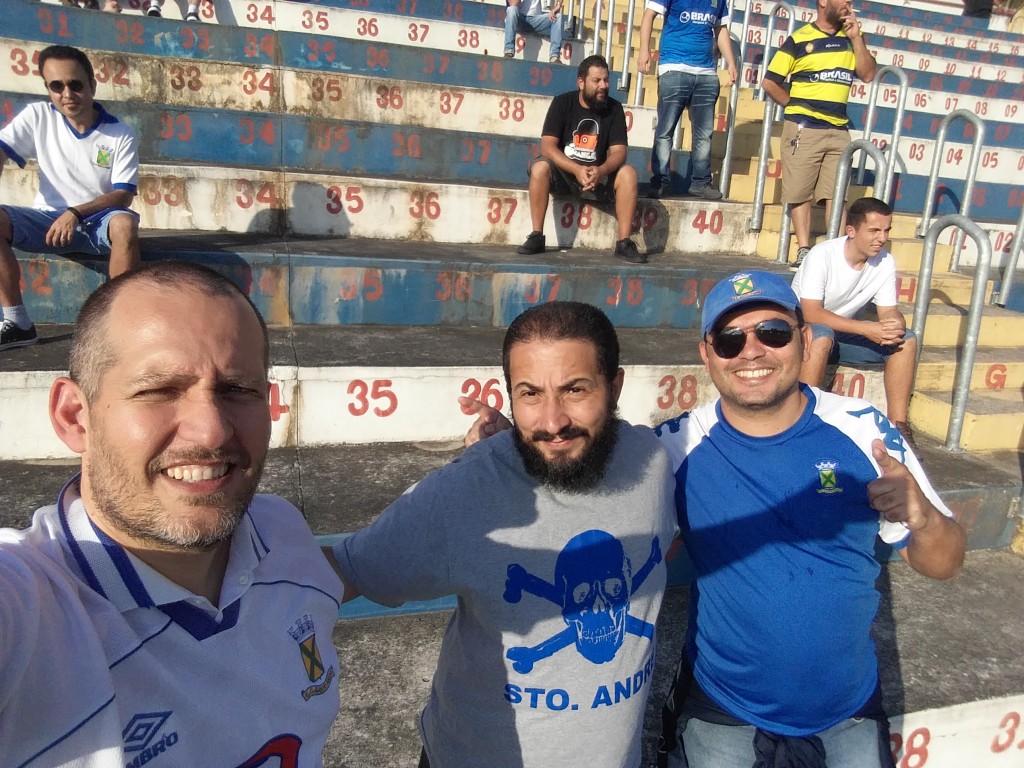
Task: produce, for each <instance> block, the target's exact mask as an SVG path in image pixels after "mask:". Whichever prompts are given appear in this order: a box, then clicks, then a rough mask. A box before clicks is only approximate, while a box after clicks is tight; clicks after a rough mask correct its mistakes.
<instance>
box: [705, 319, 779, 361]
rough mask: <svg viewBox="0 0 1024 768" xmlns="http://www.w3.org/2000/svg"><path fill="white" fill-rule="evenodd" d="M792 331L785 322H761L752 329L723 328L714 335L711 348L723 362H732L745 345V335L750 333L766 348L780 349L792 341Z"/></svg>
mask: <svg viewBox="0 0 1024 768" xmlns="http://www.w3.org/2000/svg"><path fill="white" fill-rule="evenodd" d="M794 330H796V329H795V328H793V326H791V325H790V324H789V323H787V322H786V321H785V320H763V321H762V322H760V323H758V324H757V325H755V326H754V327H753V328H724V329H722V330H721V331H718V333H716V334H715V338H714V339H713V340H712V341H711V348H712V349H714V350H715V354H716V355H718V356H719V357H720V358H722V359H723V360H732V359H733V358H734V357H736V356H737V355H738V354H739V353H740V352H742V351H743V347H745V346H746V345H747V334H748V333H749V332H750V331H753V332H754V336H756V337H757V340H758V341H759V342H761V343H762V344H764V345H765V346H766V347H771V348H772V349H782V348H783V347H784V346H786V345H787V344H789V342H791V341H792V340H793V332H794Z"/></svg>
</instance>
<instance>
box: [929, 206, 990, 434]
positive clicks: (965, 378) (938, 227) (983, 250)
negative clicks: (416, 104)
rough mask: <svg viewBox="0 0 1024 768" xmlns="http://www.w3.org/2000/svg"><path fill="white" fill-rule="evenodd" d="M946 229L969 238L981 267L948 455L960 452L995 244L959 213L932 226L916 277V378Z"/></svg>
mask: <svg viewBox="0 0 1024 768" xmlns="http://www.w3.org/2000/svg"><path fill="white" fill-rule="evenodd" d="M946 227H958V228H959V230H960V232H961V233H962V234H964V235H969V236H970V237H971V239H972V240H974V244H975V245H976V246H977V247H978V266H977V268H976V269H975V272H974V284H973V287H972V288H971V304H970V308H969V309H968V310H967V333H966V335H965V337H964V343H963V351H962V353H961V355H960V359H959V360H958V361H957V365H956V381H955V383H954V385H953V405H952V408H951V409H950V414H949V426H948V427H947V429H946V442H945V444H944V446H943V447H944V448H945V449H946V450H947V451H960V450H962V449H961V448H960V434H961V433H962V432H963V427H964V414H965V413H966V411H967V399H968V397H969V396H970V392H971V374H972V373H973V371H974V356H975V353H976V352H977V351H978V336H979V334H980V331H981V311H982V309H983V308H984V306H985V290H986V287H987V285H988V273H989V269H990V267H991V265H992V242H991V241H990V240H989V238H988V235H987V234H985V231H984V230H983V229H982V228H981V227H979V226H978V225H977V224H975V223H974V222H973V221H971V220H970V219H969V218H967V217H966V216H964V215H963V214H960V213H950V214H947V215H945V216H943V217H941V218H939V219H936V220H935V221H933V222H931V223H930V225H929V227H928V231H927V234H926V235H925V238H924V252H923V253H922V254H921V271H920V272H919V273H918V277H917V300H916V301H915V303H914V321H913V326H912V327H913V329H914V333H915V334H916V335H917V359H916V360H915V362H914V375H915V378H916V376H917V367H918V365H919V364H920V362H921V348H922V346H923V344H924V326H925V321H926V320H927V319H928V302H929V300H930V299H931V283H932V271H933V268H934V266H935V246H936V243H937V242H938V240H939V235H940V234H941V233H942V231H943V230H944V229H946Z"/></svg>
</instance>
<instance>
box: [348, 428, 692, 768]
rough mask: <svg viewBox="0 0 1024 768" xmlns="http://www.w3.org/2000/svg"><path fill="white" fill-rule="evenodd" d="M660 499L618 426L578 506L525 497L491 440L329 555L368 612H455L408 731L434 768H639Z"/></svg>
mask: <svg viewBox="0 0 1024 768" xmlns="http://www.w3.org/2000/svg"><path fill="white" fill-rule="evenodd" d="M674 490H675V483H674V480H673V477H672V473H671V471H670V468H669V460H668V456H667V454H666V453H665V451H664V449H663V448H662V447H661V446H660V445H659V443H658V440H657V438H655V437H654V435H653V433H652V432H651V431H650V430H649V429H647V428H646V427H634V426H630V425H629V424H626V423H625V422H620V423H619V436H618V442H617V444H616V447H615V450H614V453H613V454H612V458H611V460H610V461H609V465H608V468H607V471H606V473H605V476H604V478H603V480H602V482H601V484H600V486H599V487H598V488H596V489H594V490H592V491H590V492H588V493H583V494H569V493H564V492H560V491H554V490H552V489H551V488H548V487H547V486H541V485H539V484H538V482H537V481H536V480H535V479H534V478H532V477H531V476H529V475H528V474H527V473H526V471H525V469H524V467H523V462H522V460H521V459H520V457H519V454H518V452H517V451H516V448H515V445H514V444H513V442H512V436H511V433H510V432H504V433H502V434H500V435H497V436H495V437H492V438H490V439H488V440H485V441H483V442H482V443H478V444H477V445H474V446H473V447H472V448H470V449H468V450H467V451H466V452H465V453H464V454H463V456H462V457H461V458H460V459H458V460H457V461H454V462H452V463H451V464H449V465H448V466H446V467H444V468H442V469H440V470H438V471H437V472H434V473H433V474H431V475H429V476H428V477H427V478H425V479H424V480H423V481H422V482H420V483H418V484H416V485H414V486H413V487H412V488H410V489H409V490H408V491H407V492H406V493H405V495H403V496H402V497H401V498H400V499H398V500H397V501H396V502H395V503H394V504H392V505H391V506H390V507H389V508H388V509H387V510H385V512H384V513H383V514H382V515H381V516H380V518H379V519H378V520H377V521H376V522H374V523H373V524H372V525H371V526H369V527H367V528H365V529H363V530H362V531H359V532H357V533H355V534H353V535H352V536H350V537H349V538H348V539H346V540H345V541H344V542H343V543H341V544H339V545H338V546H336V547H335V555H336V557H337V559H338V562H339V564H340V566H341V568H342V570H343V571H344V573H345V575H346V577H347V578H348V579H350V580H351V581H352V582H353V583H354V584H355V585H356V586H358V588H359V589H360V590H361V591H362V592H363V594H364V595H366V596H367V597H369V598H370V599H372V600H375V601H377V602H380V603H384V604H391V605H397V604H399V603H402V602H405V601H407V600H426V599H431V598H437V597H440V596H442V595H447V594H453V593H454V594H455V595H457V596H458V606H457V608H456V610H455V614H454V615H453V617H452V620H451V622H450V623H449V624H448V628H447V630H446V632H445V636H444V641H443V643H442V645H441V654H440V658H439V660H438V664H437V671H436V672H435V674H434V681H433V685H432V688H431V695H430V700H429V702H428V703H427V706H426V708H425V709H424V710H423V714H422V717H421V720H420V728H421V733H422V736H423V742H424V746H425V748H426V751H427V755H428V757H429V759H430V763H431V766H432V768H465V767H466V766H474V767H476V766H488V768H502V766H509V768H511V767H512V766H515V768H551V766H556V765H557V766H559V767H560V768H572V767H574V766H578V768H596V766H601V767H602V768H615V767H616V766H622V767H623V768H627V767H628V768H635V766H637V765H638V764H639V762H640V757H641V752H640V736H641V733H642V728H643V718H644V708H645V705H646V701H647V694H648V691H649V690H650V686H651V673H652V672H653V669H654V623H655V620H656V619H657V616H658V610H659V609H660V607H661V599H662V596H663V595H664V591H665V577H666V570H665V560H664V553H665V551H666V550H667V549H668V546H669V544H670V542H671V540H672V538H673V536H674V535H675V532H676V519H675V503H674V495H673V494H674Z"/></svg>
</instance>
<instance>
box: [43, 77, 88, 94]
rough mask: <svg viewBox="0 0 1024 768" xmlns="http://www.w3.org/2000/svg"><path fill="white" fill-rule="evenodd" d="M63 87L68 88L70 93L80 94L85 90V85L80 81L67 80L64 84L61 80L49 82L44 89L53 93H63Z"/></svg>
mask: <svg viewBox="0 0 1024 768" xmlns="http://www.w3.org/2000/svg"><path fill="white" fill-rule="evenodd" d="M64 86H67V87H68V88H70V89H71V92H72V93H81V92H82V91H83V90H85V83H83V82H82V81H81V80H68V81H67V82H64V81H63V80H51V81H50V82H48V83H47V84H46V87H47V88H49V89H50V90H51V91H53V92H54V93H64Z"/></svg>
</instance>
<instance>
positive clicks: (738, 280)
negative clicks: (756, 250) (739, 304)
mask: <svg viewBox="0 0 1024 768" xmlns="http://www.w3.org/2000/svg"><path fill="white" fill-rule="evenodd" d="M732 290H733V293H735V294H736V295H737V296H745V295H746V294H748V293H752V292H753V290H754V281H753V280H751V279H750V275H747V274H743V275H736V277H735V278H733V281H732Z"/></svg>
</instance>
